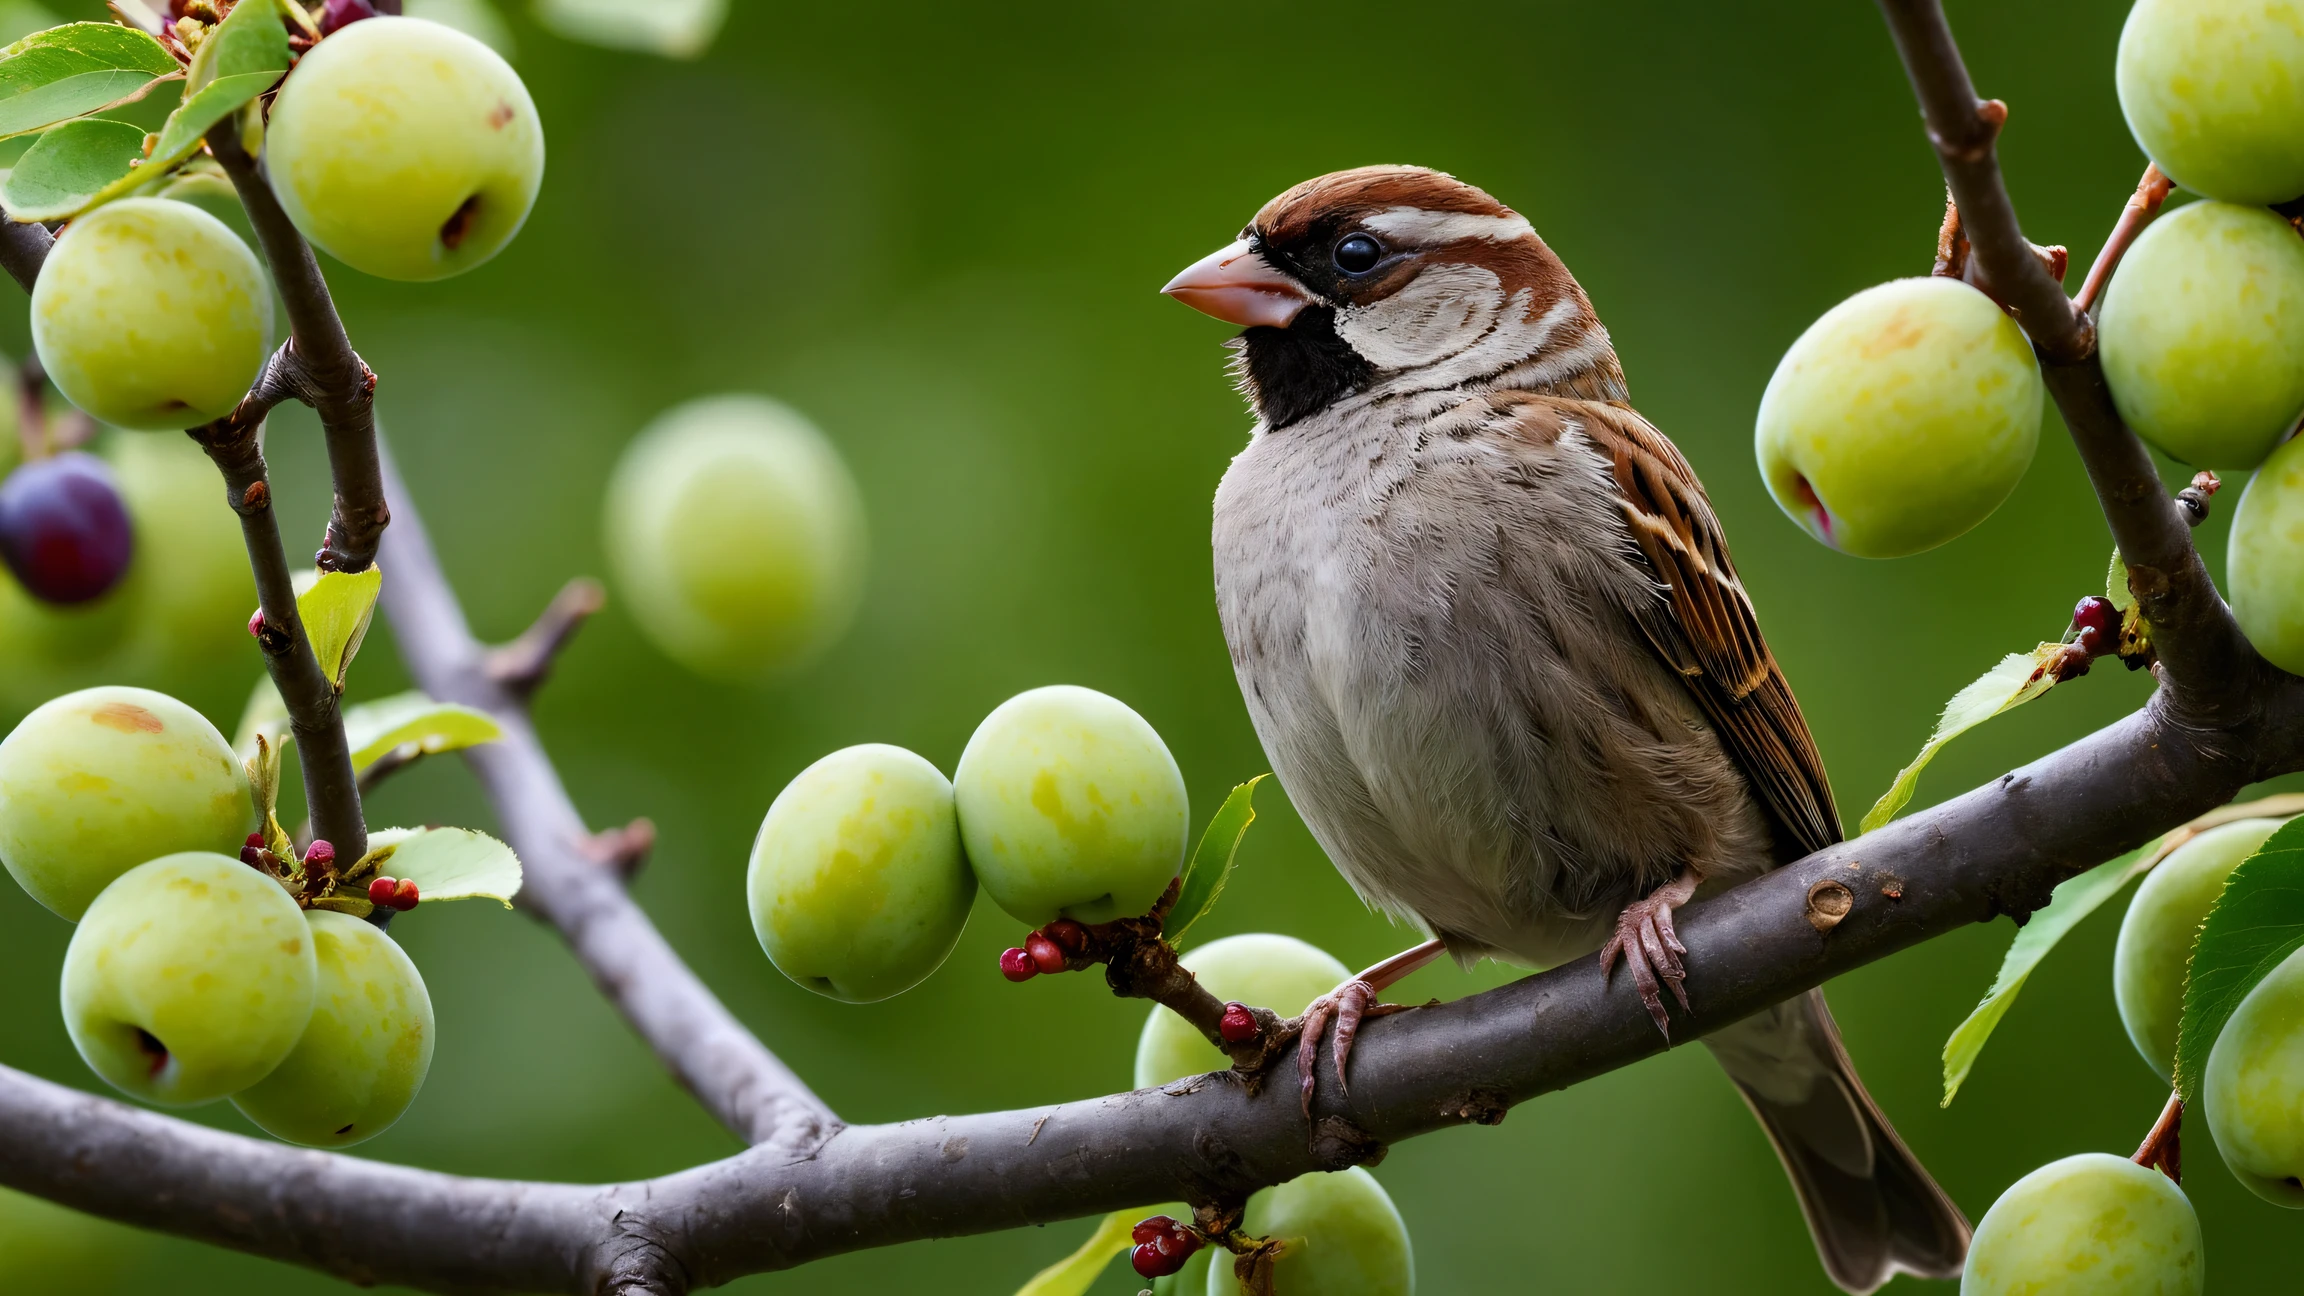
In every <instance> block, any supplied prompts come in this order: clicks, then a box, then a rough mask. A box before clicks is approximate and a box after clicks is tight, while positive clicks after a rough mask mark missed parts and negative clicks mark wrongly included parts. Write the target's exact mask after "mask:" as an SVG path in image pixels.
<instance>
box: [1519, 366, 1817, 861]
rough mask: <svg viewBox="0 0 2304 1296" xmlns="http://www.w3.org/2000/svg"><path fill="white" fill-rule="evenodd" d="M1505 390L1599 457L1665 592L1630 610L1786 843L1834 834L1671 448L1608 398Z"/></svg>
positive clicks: (1702, 503)
mask: <svg viewBox="0 0 2304 1296" xmlns="http://www.w3.org/2000/svg"><path fill="white" fill-rule="evenodd" d="M1507 399H1508V400H1509V403H1510V405H1513V406H1518V407H1519V408H1517V409H1515V410H1513V412H1514V413H1515V414H1516V415H1517V416H1518V417H1519V418H1520V419H1522V420H1526V421H1532V422H1535V423H1541V424H1548V425H1554V426H1557V425H1558V424H1560V423H1568V424H1573V425H1574V426H1575V427H1576V428H1577V429H1578V430H1579V431H1581V432H1582V433H1583V434H1584V435H1585V437H1586V438H1588V439H1589V440H1590V441H1591V442H1592V444H1593V445H1594V446H1595V447H1597V448H1598V450H1599V451H1600V453H1601V454H1602V455H1604V456H1606V457H1607V458H1608V460H1609V462H1610V465H1611V466H1612V468H1613V470H1614V474H1615V480H1616V488H1617V492H1618V495H1619V501H1618V502H1619V503H1620V504H1621V505H1622V507H1623V509H1624V516H1625V519H1626V521H1627V522H1628V523H1629V524H1630V525H1631V529H1632V536H1633V539H1634V540H1635V541H1637V542H1638V544H1639V546H1640V551H1641V552H1642V553H1643V554H1645V555H1647V558H1648V562H1649V565H1650V566H1652V567H1653V568H1654V569H1655V573H1656V577H1657V579H1658V580H1659V581H1660V582H1661V583H1662V584H1663V585H1664V587H1665V589H1666V590H1667V591H1668V595H1669V596H1668V598H1666V599H1664V600H1661V601H1658V602H1656V603H1654V604H1652V605H1650V606H1648V607H1640V608H1631V609H1627V610H1628V611H1630V612H1631V613H1632V614H1633V617H1634V619H1635V620H1637V621H1638V622H1639V624H1640V626H1641V628H1642V629H1643V630H1644V631H1646V632H1647V635H1648V640H1649V643H1650V644H1651V645H1653V646H1654V648H1655V649H1656V653H1657V655H1658V656H1660V657H1662V658H1663V659H1664V660H1665V662H1667V663H1668V664H1670V665H1671V666H1672V668H1673V669H1675V670H1677V671H1679V672H1680V675H1681V677H1682V679H1684V680H1685V681H1686V682H1687V685H1688V689H1689V691H1690V692H1691V693H1693V694H1694V695H1695V697H1696V700H1697V702H1698V704H1699V705H1701V706H1702V707H1703V709H1704V714H1705V715H1706V716H1707V717H1709V718H1710V719H1711V721H1712V724H1713V727H1714V729H1715V730H1716V731H1717V732H1718V733H1719V735H1720V739H1721V742H1722V743H1723V745H1725V746H1726V747H1727V749H1728V753H1729V755H1731V756H1733V757H1734V758H1735V759H1736V761H1737V763H1738V764H1739V765H1741V766H1743V768H1744V772H1745V775H1746V776H1747V777H1748V778H1750V779H1751V781H1752V785H1753V787H1754V788H1755V789H1756V790H1757V791H1758V792H1759V794H1760V799H1761V801H1762V802H1763V803H1764V804H1765V805H1766V806H1767V807H1768V809H1769V811H1770V812H1771V813H1772V814H1773V816H1774V818H1775V819H1776V821H1777V823H1778V825H1779V826H1780V827H1781V829H1782V830H1783V834H1784V838H1783V840H1784V844H1785V845H1786V846H1787V847H1789V848H1792V849H1793V850H1795V851H1796V852H1797V853H1798V854H1801V855H1805V854H1808V853H1810V852H1813V851H1819V850H1822V849H1823V848H1825V847H1826V846H1829V845H1831V844H1832V843H1834V842H1836V841H1839V840H1840V835H1841V833H1840V816H1839V812H1838V811H1837V810H1836V809H1835V808H1834V806H1833V804H1832V786H1831V784H1830V783H1828V782H1826V781H1825V777H1824V758H1823V757H1822V755H1821V754H1819V753H1818V752H1817V750H1816V739H1815V738H1814V736H1813V735H1811V734H1810V733H1809V732H1808V721H1807V720H1806V719H1805V718H1804V717H1802V716H1801V714H1800V703H1799V702H1798V700H1796V699H1795V698H1794V697H1793V696H1792V686H1791V685H1790V684H1789V683H1787V682H1786V681H1785V679H1784V672H1783V671H1782V670H1781V669H1780V668H1778V666H1777V665H1776V658H1775V656H1774V655H1773V654H1772V653H1770V652H1769V651H1768V643H1767V641H1766V640H1765V639H1763V638H1761V637H1760V623H1759V621H1758V619H1757V618H1756V617H1755V616H1754V614H1753V611H1752V601H1751V599H1750V598H1749V597H1748V596H1747V595H1746V594H1745V592H1744V583H1743V582H1742V581H1740V580H1738V579H1737V577H1736V565H1735V563H1734V561H1733V560H1731V559H1730V558H1729V556H1728V542H1727V540H1726V538H1725V537H1724V536H1723V535H1722V534H1721V529H1720V519H1719V518H1718V517H1717V516H1715V515H1714V514H1713V512H1712V503H1711V501H1710V500H1709V499H1707V498H1705V495H1704V487H1703V484H1702V483H1700V482H1698V481H1697V480H1696V473H1695V471H1694V470H1693V469H1691V468H1690V467H1689V466H1688V461H1687V460H1686V459H1685V458H1682V457H1681V454H1680V448H1679V447H1678V446H1675V445H1673V444H1672V441H1671V439H1670V438H1668V437H1666V436H1665V435H1664V434H1663V433H1662V432H1659V431H1657V430H1656V429H1655V428H1654V427H1651V426H1650V425H1649V424H1648V421H1647V420H1645V419H1643V418H1641V417H1640V416H1639V415H1638V414H1636V413H1634V412H1633V411H1632V410H1631V409H1629V408H1628V407H1626V406H1624V405H1621V404H1617V403H1615V402H1612V401H1611V402H1605V403H1604V402H1600V401H1585V400H1569V399H1562V398H1559V397H1550V396H1524V397H1519V398H1518V399H1516V400H1511V399H1510V398H1507ZM1498 403H1499V404H1500V405H1503V404H1505V403H1506V402H1505V401H1499V402H1498ZM1546 431H1548V432H1549V431H1552V428H1551V427H1547V428H1546Z"/></svg>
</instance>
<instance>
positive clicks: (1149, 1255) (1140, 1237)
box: [1128, 1215, 1200, 1278]
mask: <svg viewBox="0 0 2304 1296" xmlns="http://www.w3.org/2000/svg"><path fill="white" fill-rule="evenodd" d="M1129 1236H1130V1237H1132V1238H1134V1239H1135V1240H1136V1249H1135V1250H1133V1251H1131V1252H1129V1253H1128V1263H1130V1264H1132V1265H1134V1266H1136V1272H1137V1273H1139V1274H1142V1275H1143V1276H1144V1277H1146V1278H1165V1277H1167V1276H1168V1275H1170V1274H1172V1273H1174V1272H1176V1271H1177V1270H1179V1269H1182V1268H1183V1267H1184V1262H1185V1261H1187V1260H1189V1259H1191V1258H1192V1253H1193V1252H1195V1251H1198V1250H1199V1249H1200V1235H1199V1234H1197V1233H1194V1232H1193V1231H1192V1230H1190V1229H1188V1228H1185V1227H1184V1226H1183V1225H1181V1224H1179V1223H1177V1222H1176V1221H1174V1220H1172V1219H1170V1218H1168V1217H1167V1216H1165V1215H1155V1216H1153V1217H1152V1218H1150V1219H1148V1220H1146V1221H1144V1222H1143V1223H1141V1224H1138V1225H1137V1226H1136V1231H1135V1232H1133V1233H1131V1234H1130V1235H1129Z"/></svg>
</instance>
